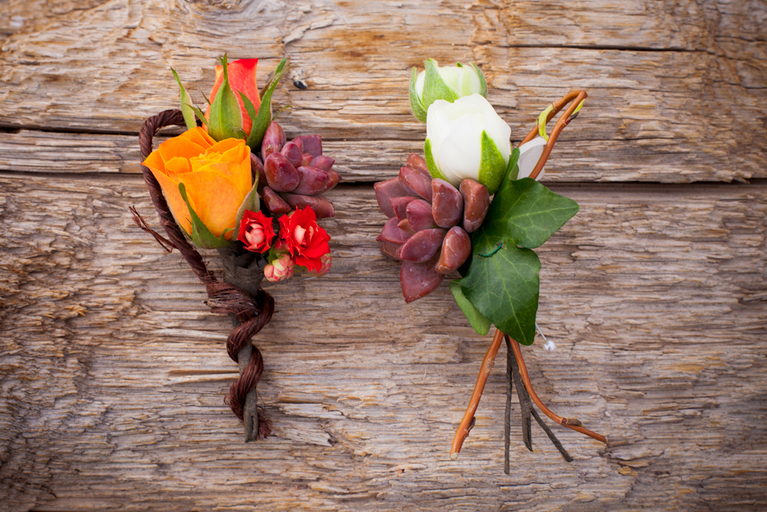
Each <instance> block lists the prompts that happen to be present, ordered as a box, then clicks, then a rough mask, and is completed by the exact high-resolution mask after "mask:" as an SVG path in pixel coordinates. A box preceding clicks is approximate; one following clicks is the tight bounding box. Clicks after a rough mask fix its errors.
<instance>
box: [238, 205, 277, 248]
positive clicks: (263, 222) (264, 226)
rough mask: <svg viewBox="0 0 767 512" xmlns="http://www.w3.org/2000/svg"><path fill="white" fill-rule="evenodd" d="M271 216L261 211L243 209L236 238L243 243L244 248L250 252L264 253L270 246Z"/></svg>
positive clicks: (272, 230) (271, 238)
mask: <svg viewBox="0 0 767 512" xmlns="http://www.w3.org/2000/svg"><path fill="white" fill-rule="evenodd" d="M274 236H275V235H274V228H273V227H272V218H271V217H267V216H265V215H264V214H263V213H262V212H260V211H258V212H252V211H250V210H245V215H243V216H242V220H241V221H240V233H239V236H238V237H237V240H239V241H240V242H242V243H243V244H245V248H246V249H247V250H249V251H252V252H259V253H264V252H266V251H268V250H269V248H270V247H271V246H272V240H273V239H274Z"/></svg>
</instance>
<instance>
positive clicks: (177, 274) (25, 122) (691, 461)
mask: <svg viewBox="0 0 767 512" xmlns="http://www.w3.org/2000/svg"><path fill="white" fill-rule="evenodd" d="M0 14H2V16H0V48H1V51H2V53H1V55H2V58H0V106H2V108H0V333H1V334H0V510H10V511H14V512H15V511H36V512H43V511H50V512H53V511H57V512H73V511H78V512H82V511H89V510H92V511H102V510H137V511H145V510H150V511H163V512H173V511H188V510H206V511H207V510H243V511H244V510H253V509H257V510H328V511H329V510H341V511H358V510H366V511H367V510H371V511H390V510H424V511H427V510H450V511H453V510H457V511H475V510H529V511H551V510H554V511H591V510H594V511H602V510H608V511H613V510H640V509H650V510H664V511H665V510H668V511H672V510H673V511H676V510H702V511H706V510H716V511H727V510H733V511H734V510H738V511H740V510H762V509H765V508H767V490H766V489H767V470H766V469H765V468H767V427H765V423H764V410H765V408H766V407H767V394H765V389H767V378H766V377H765V375H767V372H765V365H767V309H766V308H765V301H767V291H766V290H767V286H766V284H767V283H765V279H766V276H767V256H766V254H767V246H766V243H765V233H766V231H767V225H766V224H767V222H766V221H765V219H767V185H766V184H765V181H764V178H766V177H767V113H765V107H764V105H765V104H767V32H765V28H764V27H765V26H767V6H765V3H764V2H763V1H760V0H746V1H736V2H733V1H726V0H706V1H703V2H700V1H693V0H664V1H662V2H655V1H649V0H631V1H621V2H618V1H616V0H591V1H583V0H576V1H573V2H570V1H568V2H564V1H562V0H552V1H541V2H534V1H515V2H508V1H495V0H491V1H487V0H476V1H473V2H463V1H458V0H445V1H439V2H437V1H432V0H429V1H414V0H397V1H392V2H388V1H387V2H362V1H359V0H351V1H334V0H306V1H301V2H289V1H286V0H215V1H199V0H194V1H192V0H147V1H135V0H78V1H77V2H74V1H73V0H5V1H3V2H0ZM224 52H227V53H228V54H229V57H230V58H233V59H234V58H244V57H254V56H256V57H260V58H261V62H260V63H259V83H264V82H265V80H266V77H267V75H268V73H269V72H271V70H273V69H274V68H275V66H276V65H277V63H278V62H279V60H280V59H281V58H283V57H290V60H291V63H292V68H291V70H290V71H289V73H288V76H286V79H285V80H284V81H283V82H282V84H281V85H280V87H279V88H278V90H277V92H276V94H275V101H276V103H278V104H290V105H292V106H293V107H294V108H293V109H292V110H290V111H288V112H286V113H284V114H282V117H281V121H282V123H283V125H284V126H285V128H286V131H287V132H288V133H289V134H299V133H320V134H322V136H323V139H324V141H325V148H326V151H327V152H328V153H329V154H330V155H331V156H333V157H335V158H336V160H337V169H338V170H339V171H340V172H341V173H342V175H343V178H344V183H343V184H342V185H341V186H340V187H338V188H337V189H336V190H334V191H332V192H331V193H330V196H331V198H332V199H333V200H334V201H335V203H336V211H337V216H336V217H335V218H334V219H329V220H326V221H323V222H324V226H325V227H326V228H327V229H328V231H329V232H330V234H331V236H332V237H333V240H332V242H331V248H332V251H333V256H334V265H333V269H332V271H331V272H330V273H329V274H328V275H327V276H325V277H323V278H321V279H313V278H309V277H306V276H304V277H296V278H294V279H292V280H291V281H289V282H287V283H284V284H281V285H275V286H272V287H271V288H270V292H272V293H273V294H274V295H275V298H276V303H277V311H276V313H275V316H274V318H273V321H272V322H271V323H270V324H269V325H268V326H267V327H266V328H265V329H264V330H263V331H262V332H261V333H260V334H259V335H258V336H257V338H256V340H255V341H256V343H257V344H258V345H259V347H260V348H261V350H262V351H263V353H264V358H265V364H266V370H265V374H264V378H263V380H262V384H261V385H260V386H259V393H260V396H261V398H262V401H263V403H264V404H265V405H266V408H267V413H268V415H269V416H270V417H271V418H272V420H273V421H274V435H273V436H272V437H270V438H269V439H267V440H265V441H263V442H259V443H257V444H248V445H245V444H243V443H242V427H241V425H239V424H238V422H237V420H236V419H235V418H234V416H233V415H232V414H231V412H230V410H229V408H228V407H227V406H226V405H225V404H224V403H223V397H224V396H225V394H226V391H227V389H228V386H229V384H230V383H231V382H232V380H233V379H234V378H235V376H236V372H237V367H236V365H235V364H234V363H233V362H231V360H229V358H228V356H227V355H226V351H225V348H224V341H225V337H226V335H227V333H228V332H229V328H230V320H229V319H228V318H225V317H221V316H216V315H213V314H211V313H210V312H209V310H208V309H207V307H206V306H205V304H204V303H203V301H204V300H205V297H206V296H205V292H204V289H203V288H202V286H201V285H200V284H199V282H198V281H196V279H195V278H194V276H193V275H192V273H191V271H190V270H189V268H188V267H187V266H186V265H185V264H184V263H183V262H182V260H181V258H180V256H179V255H178V254H175V253H174V254H170V255H166V254H164V253H163V252H162V250H161V249H160V247H159V246H157V244H156V243H155V242H154V240H153V239H152V238H151V237H149V236H147V235H146V234H145V233H143V232H142V231H140V230H139V229H138V228H137V227H136V226H135V225H134V224H133V222H132V221H131V218H130V214H129V213H128V210H127V208H128V207H129V206H130V205H136V206H137V207H138V209H139V211H140V212H141V213H142V214H144V215H145V217H146V218H147V219H148V220H149V221H150V223H152V224H153V225H155V227H156V224H157V222H156V217H155V212H154V210H153V208H152V207H151V205H150V202H149V195H148V192H147V191H146V189H145V187H144V185H143V182H142V181H141V179H140V176H139V165H138V160H139V159H140V157H139V151H138V141H137V137H136V135H137V132H138V129H139V128H140V126H141V123H142V122H143V120H144V119H145V118H146V117H148V116H150V115H153V114H156V113H157V112H159V111H161V110H165V109H168V108H175V107H176V106H177V91H176V89H175V84H174V83H173V81H172V77H171V75H170V73H169V68H170V67H173V68H175V69H176V70H177V71H178V72H179V74H180V75H181V77H182V78H183V80H184V82H185V83H186V85H187V86H188V89H189V90H190V91H191V92H192V94H193V95H194V96H195V98H196V99H197V100H198V101H199V102H200V103H202V94H201V92H200V91H203V92H205V93H206V94H207V92H208V91H209V90H210V87H211V85H212V82H213V73H212V66H213V64H214V63H215V59H216V57H218V56H220V55H221V54H223V53H224ZM429 57H434V58H436V59H438V60H439V61H440V62H442V63H448V62H455V61H463V62H468V61H473V62H476V63H477V64H479V65H480V66H481V68H482V69H483V71H484V73H485V75H486V76H487V79H488V82H489V85H490V101H491V103H493V104H494V105H495V106H496V107H497V109H498V111H499V113H500V114H501V116H502V117H503V118H504V119H505V120H506V121H507V122H509V124H510V126H511V128H512V139H513V140H514V141H519V140H520V139H521V138H522V137H523V135H524V134H525V133H526V132H527V130H529V128H530V127H531V125H532V123H533V122H534V119H535V118H536V117H537V114H538V113H539V112H540V111H541V110H542V109H543V108H545V107H546V105H547V104H548V103H549V102H551V101H553V100H555V99H557V98H559V97H560V96H562V95H563V94H564V93H565V92H566V91H567V90H568V89H571V88H583V89H586V90H587V91H588V93H589V100H588V101H587V104H586V107H585V108H584V110H583V111H582V114H581V115H580V116H579V118H578V119H577V121H576V122H574V123H573V124H572V125H571V127H569V128H568V129H567V130H565V132H564V134H563V136H562V137H561V138H560V142H559V144H558V145H557V148H556V150H555V153H554V156H553V158H552V160H550V163H549V164H548V165H547V168H546V177H545V180H544V181H545V182H546V183H547V184H549V185H551V186H552V188H553V189H554V190H555V191H556V192H558V193H561V194H564V195H567V196H568V197H572V198H573V199H575V200H577V201H578V202H579V203H580V204H581V211H580V212H579V214H578V215H576V216H575V217H574V218H573V219H572V220H571V221H570V222H569V223H568V224H567V225H566V226H565V227H564V228H563V229H562V230H561V231H560V232H559V233H557V234H556V235H555V236H554V237H553V238H552V239H551V240H549V241H548V242H547V243H546V244H545V245H544V246H542V247H541V248H540V249H539V250H538V253H539V255H540V258H541V261H542V266H543V270H542V275H541V303H540V308H539V313H538V323H539V324H540V326H541V328H542V329H543V331H544V332H545V334H546V336H547V337H549V338H550V339H552V340H553V341H554V342H555V343H556V344H557V347H558V348H557V350H556V351H554V352H552V353H549V352H546V351H545V350H543V349H542V346H541V344H540V343H536V344H535V345H533V346H532V347H524V348H523V350H524V353H525V357H526V361H527V363H528V366H529V369H530V372H531V378H532V380H533V382H534V383H535V385H536V389H537V391H538V394H539V395H540V396H541V397H542V399H543V400H544V401H545V402H546V403H547V404H548V405H549V406H550V407H551V408H552V409H553V410H554V411H555V412H557V413H559V414H565V415H567V416H571V417H578V418H579V419H580V420H582V421H583V422H584V424H585V425H586V426H587V427H589V428H592V429H593V430H595V431H597V432H600V433H602V434H605V435H607V437H608V438H609V439H610V445H609V446H607V447H604V446H603V445H601V444H599V443H597V442H595V441H593V440H591V439H588V438H585V437H583V436H581V435H579V434H576V433H574V432H571V431H569V430H564V429H559V428H557V427H553V428H555V429H556V433H557V434H558V435H559V436H560V439H561V440H562V441H563V443H564V444H565V446H566V447H567V448H568V450H569V451H570V453H571V454H572V455H574V456H575V459H576V460H575V461H574V462H573V463H571V464H567V463H565V462H564V461H563V460H562V459H561V457H560V456H559V454H558V453H557V452H556V450H555V449H554V448H553V447H552V446H551V445H550V444H549V443H548V441H547V440H546V439H545V436H544V434H543V432H542V431H540V430H538V429H537V427H534V428H533V444H534V447H535V452H534V453H529V452H527V451H526V449H525V448H524V446H523V444H522V441H521V427H520V425H519V424H518V423H516V422H513V423H512V439H513V443H512V472H511V475H509V476H506V475H504V474H503V472H502V468H503V453H502V449H503V437H502V426H503V409H504V402H505V397H504V396H503V389H504V384H505V383H504V376H503V366H504V365H503V364H500V361H499V364H498V365H497V366H496V369H495V370H494V371H493V373H492V374H491V376H490V380H489V382H488V386H487V388H486V392H485V396H484V398H483V400H482V402H481V404H480V407H479V411H478V415H477V426H476V427H475V428H474V430H472V433H471V436H470V437H469V439H468V440H467V442H466V443H465V445H464V448H463V450H462V453H461V456H460V457H459V459H458V460H457V461H450V460H449V456H448V455H449V448H450V442H451V440H452V436H453V432H454V429H455V427H456V426H457V424H458V422H459V420H460V417H461V415H462V414H463V411H464V408H465V406H466V403H467V401H468V399H469V396H470V394H471V389H472V386H473V384H474V382H475V379H476V372H477V370H478V369H479V365H480V362H481V360H482V357H483V356H484V352H485V350H486V348H487V346H488V344H489V343H490V336H489V335H488V336H486V337H480V336H478V335H476V334H475V333H474V331H473V330H471V328H470V327H468V324H467V322H466V320H465V319H464V317H463V315H462V313H461V312H460V310H459V309H458V308H457V306H456V305H455V302H454V300H453V299H452V296H451V295H450V293H449V290H448V288H447V286H446V285H445V284H443V285H442V286H441V287H440V288H439V289H438V290H437V291H435V292H434V293H432V294H431V295H429V296H428V297H426V298H424V299H421V300H419V301H416V302H414V303H412V304H409V305H406V304H405V303H404V300H403V299H402V297H401V291H400V286H399V280H398V267H397V265H396V263H394V262H392V261H391V260H388V259H387V258H385V257H384V256H382V255H381V254H380V252H379V251H378V248H377V246H376V243H375V242H374V239H375V236H376V235H377V233H378V231H379V230H380V228H381V226H382V225H383V221H384V217H383V216H382V215H381V214H380V213H379V212H378V211H377V208H376V205H375V200H374V197H373V190H372V183H373V182H374V181H378V180H381V179H384V178H388V177H391V176H393V175H395V174H396V173H397V171H398V168H399V166H400V165H401V164H402V162H403V161H404V159H405V158H406V156H407V154H408V153H409V152H410V151H420V148H421V144H422V140H423V137H424V133H425V129H424V127H423V125H421V124H418V123H417V122H415V121H414V120H413V118H412V116H411V115H410V111H409V104H408V99H407V81H408V79H409V75H410V68H411V67H412V66H421V65H422V61H423V60H424V59H426V58H429ZM298 83H303V84H304V85H305V86H306V87H307V88H306V89H299V88H298V87H297V85H296V84H298ZM167 133H171V132H167ZM167 133H166V135H167ZM748 181H751V183H748ZM605 182H619V183H605ZM641 182H644V183H641ZM693 182H699V183H693ZM209 256H210V258H211V265H212V266H213V268H217V263H216V255H215V253H211V254H210V255H209ZM502 355H505V354H503V352H502ZM514 406H515V411H514V415H515V418H514V420H515V421H516V416H517V414H518V409H516V408H517V404H516V399H515V400H514Z"/></svg>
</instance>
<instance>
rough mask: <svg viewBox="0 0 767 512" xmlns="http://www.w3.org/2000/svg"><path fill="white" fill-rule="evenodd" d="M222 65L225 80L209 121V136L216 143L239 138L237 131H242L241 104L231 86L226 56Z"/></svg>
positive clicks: (211, 110)
mask: <svg viewBox="0 0 767 512" xmlns="http://www.w3.org/2000/svg"><path fill="white" fill-rule="evenodd" d="M221 65H222V66H223V68H224V69H223V72H224V80H223V81H222V83H221V87H219V88H218V91H217V92H216V97H215V98H213V103H211V105H210V118H209V119H208V135H210V136H211V137H212V138H213V140H216V141H222V140H224V139H230V138H237V129H238V128H240V129H242V113H241V110H240V104H239V103H237V96H235V95H234V91H233V90H232V87H231V86H230V85H229V64H228V62H227V59H226V55H224V56H223V58H222V59H221Z"/></svg>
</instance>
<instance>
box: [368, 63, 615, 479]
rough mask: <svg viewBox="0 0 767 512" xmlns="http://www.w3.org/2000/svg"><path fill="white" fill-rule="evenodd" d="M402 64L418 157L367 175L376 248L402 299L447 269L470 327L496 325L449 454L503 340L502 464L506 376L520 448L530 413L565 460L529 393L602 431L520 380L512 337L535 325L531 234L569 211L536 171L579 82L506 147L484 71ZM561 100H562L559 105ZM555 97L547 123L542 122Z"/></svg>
mask: <svg viewBox="0 0 767 512" xmlns="http://www.w3.org/2000/svg"><path fill="white" fill-rule="evenodd" d="M424 65H425V69H424V70H423V71H421V72H420V73H419V72H418V71H417V70H416V69H415V68H413V72H412V77H411V81H410V105H411V108H412V111H413V114H414V115H415V117H416V118H417V119H418V120H419V121H421V122H424V123H426V140H425V142H424V157H421V156H419V155H416V154H414V153H413V154H411V155H410V156H409V157H408V159H407V161H406V162H405V165H404V166H403V167H402V168H401V169H400V172H399V175H398V176H397V177H396V178H392V179H389V180H386V181H382V182H379V183H376V184H375V192H376V199H377V200H378V205H379V207H380V209H381V211H382V212H383V213H384V214H385V215H386V216H387V217H389V220H388V221H387V222H386V224H385V225H384V227H383V229H382V231H381V234H380V235H379V237H378V241H379V242H380V243H381V251H382V252H383V253H384V254H385V255H387V256H389V257H391V258H393V259H395V260H398V261H401V262H402V263H401V267H400V282H401V285H402V293H403V295H404V297H405V301H406V302H412V301H414V300H417V299H420V298H422V297H424V296H425V295H427V294H429V293H431V292H432V291H433V290H434V289H435V288H437V286H439V284H440V283H441V282H442V281H443V279H444V278H445V277H446V276H448V275H450V274H453V273H457V274H459V275H460V278H459V279H454V280H452V281H451V282H450V291H451V292H452V294H453V296H454V298H455V301H456V303H457V304H458V306H459V307H460V308H461V310H462V311H463V313H464V314H465V315H466V318H467V319H468V321H469V323H470V324H471V326H472V327H473V328H474V329H475V330H476V331H477V332H478V333H479V334H483V335H484V334H487V333H488V331H489V330H490V326H491V325H495V326H496V331H495V336H494V338H493V341H492V343H491V346H490V348H489V350H488V352H487V355H486V356H485V360H484V361H483V363H482V369H481V370H480V374H479V377H478V379H477V385H476V387H475V389H474V393H473V395H472V398H471V401H470V403H469V406H468V408H467V411H466V414H465V415H464V418H463V420H462V421H461V424H460V426H459V427H458V429H457V431H456V434H455V438H454V440H453V445H452V448H451V452H450V455H451V458H453V459H455V458H457V457H458V453H459V452H460V450H461V446H462V444H463V442H464V440H465V439H466V438H467V437H468V435H469V431H470V430H471V428H472V427H473V426H474V414H475V412H476V409H477V407H478V405H479V400H480V398H481V395H482V391H483V389H484V385H485V382H486V381H487V376H488V374H489V371H490V368H491V367H492V366H493V362H494V360H495V357H496V355H497V353H498V350H499V348H500V345H501V342H502V341H504V340H505V341H506V345H507V353H508V362H507V410H506V418H507V421H506V470H507V472H508V467H509V464H508V453H509V426H508V424H509V415H510V407H511V390H512V384H513V383H514V382H516V385H517V394H518V397H519V402H520V405H521V408H522V420H523V438H524V442H525V445H526V446H527V448H528V449H530V450H531V451H532V443H531V438H530V424H531V417H534V418H535V419H536V421H537V422H538V423H539V424H540V426H541V427H542V428H543V429H544V430H545V432H546V433H547V435H548V436H549V438H550V439H551V440H552V442H553V443H554V444H555V446H556V447H557V448H558V449H559V450H560V452H561V453H562V455H563V457H564V458H565V459H566V460H568V461H569V460H572V458H571V457H570V455H569V454H568V453H567V451H566V450H565V449H564V448H563V447H562V445H561V443H559V441H558V440H557V439H556V437H555V436H554V434H553V433H552V432H551V430H550V429H549V428H548V427H547V426H546V424H545V423H544V422H543V421H542V420H541V418H540V416H539V415H538V413H537V411H536V410H535V409H534V408H533V407H532V402H535V404H536V405H538V407H539V408H540V409H541V410H542V411H543V412H544V413H545V414H546V415H547V416H549V417H550V418H551V419H553V420H554V421H556V422H557V423H559V424H560V425H564V426H566V427H569V428H571V429H574V430H577V431H580V432H582V433H584V434H586V435H588V436H591V437H593V438H595V439H598V440H600V441H602V442H605V443H606V439H605V438H604V437H603V436H601V435H599V434H596V433H594V432H591V431H590V430H587V429H585V428H584V427H583V426H582V425H581V423H580V422H579V421H578V420H576V419H573V418H570V419H567V418H562V417H560V416H557V415H556V414H554V413H553V412H551V411H550V410H549V409H548V408H547V407H546V406H545V405H543V403H542V402H541V401H540V399H539V398H538V396H537V395H536V393H535V391H534V390H533V388H532V384H531V383H530V379H529V378H528V374H527V369H526V366H525V364H524V360H523V359H522V353H521V349H520V346H519V344H520V343H521V344H522V345H531V344H532V343H533V341H534V337H535V331H536V327H537V324H536V321H535V316H536V311H537V309H538V296H539V271H540V260H539V259H538V256H537V255H536V253H535V252H534V250H533V249H535V248H536V247H539V246H540V245H542V244H543V243H544V242H545V241H546V240H547V239H548V238H549V237H550V236H551V235H553V234H554V233H555V232H556V231H557V230H559V228H560V227H562V226H563V225H564V224H565V223H566V222H567V221H568V219H570V218H571V217H572V216H573V215H575V214H576V213H577V211H578V204H577V203H576V202H575V201H573V200H571V199H568V198H566V197H563V196H560V195H558V194H555V193H554V192H552V191H551V190H549V189H548V188H546V187H545V186H543V185H542V184H540V183H538V181H537V180H538V179H540V178H541V177H542V176H543V173H544V169H543V168H544V165H545V163H546V160H547V158H548V156H549V154H550V153H551V150H552V148H553V146H554V143H555V142H556V140H557V137H558V136H559V134H560V133H561V131H562V130H563V129H564V127H565V126H567V125H568V124H569V123H570V122H571V121H572V120H573V119H575V117H576V116H577V115H578V112H579V110H580V109H581V107H582V106H583V102H584V100H585V99H586V93H585V92H583V91H573V92H571V93H568V94H567V95H566V96H564V97H563V98H562V99H560V100H559V101H557V102H555V103H553V104H552V105H550V106H549V107H548V108H546V109H545V110H544V111H543V112H542V113H541V114H540V116H539V117H538V123H537V125H536V127H535V128H533V129H532V130H531V131H530V133H528V134H527V135H526V136H525V137H524V138H523V139H522V142H521V143H520V145H519V146H518V147H516V148H512V146H511V143H510V137H511V128H510V127H509V125H508V124H506V123H505V122H504V121H503V120H502V119H501V118H500V116H499V115H498V114H497V113H496V111H495V109H494V108H493V107H492V105H491V104H490V103H489V102H488V101H487V83H486V81H485V77H484V75H483V74H482V72H481V70H480V69H479V68H478V67H477V66H476V65H474V64H472V65H470V66H463V65H461V64H460V63H459V64H457V65H456V66H446V67H440V66H439V65H438V63H437V62H436V61H435V60H433V59H429V60H427V61H426V62H425V63H424ZM568 105H569V106H568ZM565 106H568V108H567V109H566V111H565V113H564V114H563V115H562V116H561V117H560V118H559V120H558V121H557V122H556V124H555V126H554V128H553V130H552V132H551V134H548V133H547V129H546V126H547V123H548V122H549V121H550V120H551V119H552V118H553V117H554V116H555V115H556V114H557V113H558V112H559V111H560V110H561V109H563V108H564V107H565Z"/></svg>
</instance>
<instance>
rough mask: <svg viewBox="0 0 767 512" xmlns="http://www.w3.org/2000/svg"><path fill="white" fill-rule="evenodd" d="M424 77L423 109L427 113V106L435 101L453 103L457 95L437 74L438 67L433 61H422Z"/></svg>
mask: <svg viewBox="0 0 767 512" xmlns="http://www.w3.org/2000/svg"><path fill="white" fill-rule="evenodd" d="M423 64H424V67H425V68H426V76H425V77H424V82H423V98H422V103H423V108H424V109H426V110H427V111H428V109H429V105H431V104H432V103H434V102H435V101H437V100H446V101H448V102H450V103H453V102H454V101H455V100H457V99H458V95H457V94H456V93H455V91H453V89H451V88H450V87H449V86H448V85H447V84H446V83H445V81H444V80H443V79H442V75H440V74H439V67H438V66H437V63H436V61H435V60H434V59H429V60H426V61H424V63H423Z"/></svg>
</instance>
